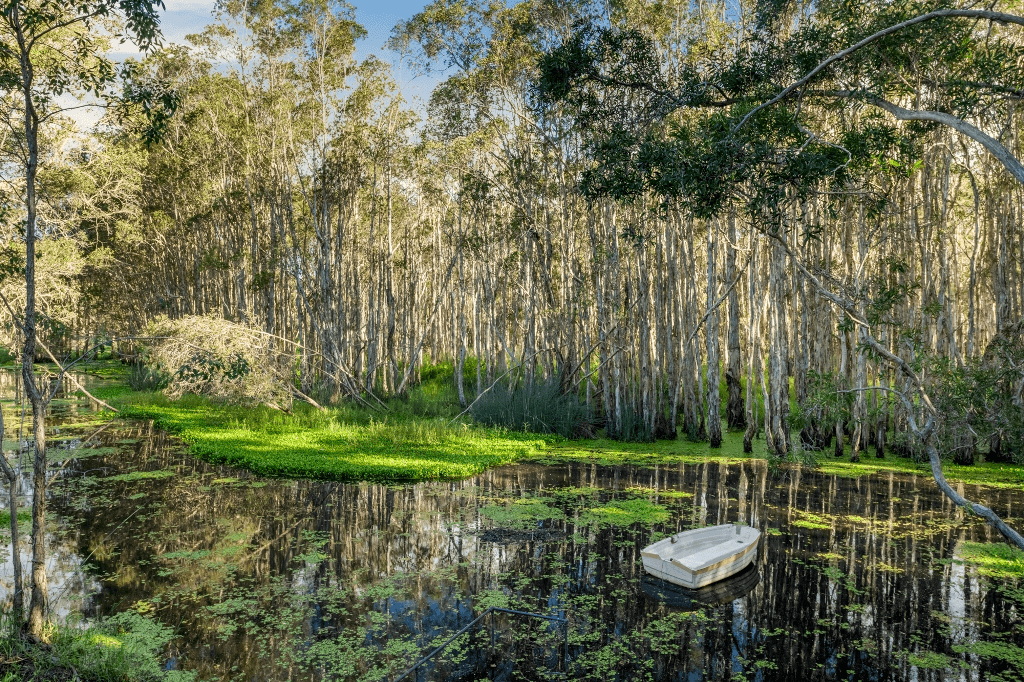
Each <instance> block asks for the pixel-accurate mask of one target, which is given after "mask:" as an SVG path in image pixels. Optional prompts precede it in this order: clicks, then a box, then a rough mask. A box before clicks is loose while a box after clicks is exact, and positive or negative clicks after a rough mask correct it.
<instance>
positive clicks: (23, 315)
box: [0, 0, 163, 637]
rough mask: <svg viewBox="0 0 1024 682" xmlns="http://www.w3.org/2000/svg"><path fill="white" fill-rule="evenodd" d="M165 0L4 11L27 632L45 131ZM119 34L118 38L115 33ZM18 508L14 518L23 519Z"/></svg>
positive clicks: (18, 3) (21, 4)
mask: <svg viewBox="0 0 1024 682" xmlns="http://www.w3.org/2000/svg"><path fill="white" fill-rule="evenodd" d="M162 6H163V3H162V2H161V1H160V0H116V1H106V0H99V1H96V0H92V1H89V0H83V1H82V2H78V3H75V4H73V5H68V4H67V3H61V2H52V1H50V0H8V1H6V2H4V3H3V4H2V5H0V16H2V19H0V31H2V33H3V35H2V38H3V40H2V41H0V88H2V89H3V90H4V91H5V92H6V93H8V94H9V95H10V96H13V97H16V98H17V106H18V107H19V108H20V114H21V117H20V118H21V126H20V129H19V131H18V132H19V133H20V135H21V136H22V140H23V143H22V149H21V162H22V172H23V177H24V197H23V201H24V204H23V207H24V217H23V221H22V224H23V227H24V240H25V261H24V263H25V270H24V273H25V309H24V311H19V315H18V317H20V321H19V322H18V324H19V327H20V330H21V332H22V335H23V345H22V353H21V359H22V366H21V371H22V379H23V381H24V385H25V392H26V395H27V396H28V399H29V402H30V403H31V406H32V421H33V433H34V437H35V454H34V457H33V465H32V568H31V591H30V601H29V607H28V609H29V612H28V620H27V623H26V625H27V629H28V631H29V633H30V634H32V635H33V636H36V637H39V636H41V635H42V634H43V627H44V624H45V619H46V613H47V602H46V584H47V583H46V488H47V481H46V414H45V413H46V408H47V405H48V403H49V399H50V398H51V397H52V393H51V392H50V389H49V387H48V386H43V385H40V383H39V382H38V381H37V380H36V376H35V373H34V370H33V362H34V359H35V354H36V345H37V338H38V332H39V320H38V316H37V310H36V242H37V240H38V238H39V234H40V226H39V225H38V224H37V218H38V200H39V199H38V192H37V179H38V174H39V163H40V148H39V139H40V127H41V126H42V125H44V124H45V123H46V121H47V120H49V119H51V118H52V117H54V116H55V115H57V114H58V113H60V112H61V110H62V107H61V104H60V103H59V100H58V98H60V97H62V96H65V95H91V96H94V97H99V96H102V95H103V94H104V90H105V88H106V87H107V86H108V85H109V84H110V83H111V82H112V81H113V80H114V79H115V76H116V71H115V68H114V65H113V63H112V62H111V61H110V59H109V58H107V57H106V56H105V55H106V53H107V51H108V49H109V47H108V43H109V38H111V37H116V36H117V35H120V36H123V37H126V38H130V39H132V40H134V41H135V42H136V44H138V45H140V46H141V47H143V48H148V47H149V46H150V45H152V44H153V43H154V42H155V41H156V40H157V39H158V38H159V32H158V26H157V22H158V18H157V10H158V8H160V7H162ZM111 29H114V30H115V31H116V33H115V34H114V35H113V36H112V35H111V33H110V32H109V31H110V30H111ZM16 512H17V510H16V509H12V510H11V513H12V516H16Z"/></svg>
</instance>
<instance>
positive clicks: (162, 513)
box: [0, 386, 1024, 682]
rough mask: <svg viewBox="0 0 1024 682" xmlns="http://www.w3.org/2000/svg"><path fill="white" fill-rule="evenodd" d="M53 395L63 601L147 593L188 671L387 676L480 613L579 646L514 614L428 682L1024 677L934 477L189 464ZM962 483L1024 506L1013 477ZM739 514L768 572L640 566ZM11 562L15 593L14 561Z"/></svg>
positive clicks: (1004, 621)
mask: <svg viewBox="0 0 1024 682" xmlns="http://www.w3.org/2000/svg"><path fill="white" fill-rule="evenodd" d="M8 388H10V386H8ZM8 395H10V392H8ZM6 409H7V412H6V414H8V415H10V416H9V417H8V419H9V420H10V419H11V417H13V416H14V413H13V406H12V405H11V404H9V403H8V404H7V405H6ZM60 410H62V412H59V414H55V419H54V422H55V423H57V422H63V424H58V425H57V426H56V429H57V431H58V432H59V433H55V434H54V436H53V437H54V438H56V439H58V440H57V441H55V443H56V446H57V447H58V448H60V449H61V450H63V452H62V453H60V455H61V456H55V458H54V459H55V461H54V481H55V485H54V488H53V490H54V492H53V499H52V504H51V510H52V511H53V512H54V514H55V518H56V519H57V520H58V526H59V531H58V532H56V533H55V534H54V536H53V538H52V542H51V553H52V557H53V559H52V561H51V563H52V568H53V573H52V575H54V576H55V577H54V579H53V585H51V594H52V595H53V596H54V597H55V608H56V610H57V611H58V612H59V613H62V614H67V613H72V612H76V611H81V612H83V613H85V614H86V615H88V616H102V615H108V614H111V613H113V612H116V611H119V610H123V609H127V608H133V609H136V610H138V611H140V612H142V613H146V614H149V615H152V616H153V617H155V618H158V619H159V620H161V621H164V622H166V623H169V624H172V625H175V626H176V627H177V628H178V630H179V632H180V633H181V637H180V638H179V640H178V641H177V643H176V646H175V649H174V650H173V651H171V652H170V654H169V655H170V661H169V665H171V666H176V667H181V668H184V669H188V670H196V671H198V672H199V677H200V679H209V680H221V679H239V680H312V679H343V680H358V679H367V680H384V679H388V680H390V679H393V677H394V676H395V675H396V674H397V673H398V672H400V671H402V670H404V669H405V667H407V666H408V665H409V663H410V662H411V661H413V660H415V659H416V658H417V657H418V655H420V654H423V653H425V652H427V651H429V650H430V648H431V644H432V643H434V644H436V643H439V642H440V641H443V640H444V639H446V638H447V636H448V635H449V634H450V633H452V632H454V631H455V630H457V629H458V628H460V627H462V626H463V625H465V624H467V623H469V622H470V621H471V620H472V619H473V618H474V617H475V615H477V614H479V613H480V612H482V611H483V609H484V608H486V607H487V606H501V607H508V608H513V609H519V610H525V611H532V612H540V613H544V614H547V615H551V616H557V617H565V618H567V619H568V633H567V634H568V646H566V644H565V636H566V633H565V630H564V629H563V628H562V627H561V626H560V625H559V624H558V623H550V622H546V621H537V620H533V619H529V618H523V617H519V616H511V615H507V614H506V615H501V616H497V617H495V618H493V620H492V619H490V618H488V619H485V621H484V623H483V625H484V627H483V628H482V629H480V630H478V631H475V632H474V633H473V635H472V638H468V639H467V638H463V639H462V640H460V641H459V642H458V644H459V645H460V646H459V647H456V649H455V651H454V653H449V654H447V655H446V656H444V657H443V658H442V659H440V661H439V662H438V663H437V664H436V665H435V666H433V667H431V668H427V669H424V672H423V675H422V676H421V678H420V679H423V680H426V679H434V680H442V679H465V680H478V679H502V680H514V679H524V680H535V679H565V677H564V676H562V675H559V674H558V673H563V672H565V670H566V668H568V678H569V679H592V680H608V679H619V680H643V679H651V680H687V681H694V682H696V681H700V680H726V679H737V680H739V679H747V680H763V681H768V680H797V679H801V680H802V679H806V680H819V679H821V680H826V679H828V680H831V679H842V680H880V681H881V680H983V679H1006V680H1011V679H1020V675H1021V670H1022V669H1024V649H1022V648H1021V646H1022V645H1024V625H1022V623H1024V621H1022V620H1021V609H1022V605H1021V604H1022V602H1021V600H1022V599H1024V596H1022V590H1020V589H1019V588H1020V586H1017V585H1015V584H1011V583H1007V582H1005V581H1003V582H1000V581H996V580H993V579H990V578H986V577H984V576H981V575H979V574H978V572H977V569H976V568H974V567H972V566H971V565H965V564H964V563H963V562H961V561H957V557H958V554H959V552H960V551H961V548H962V543H964V542H965V541H997V540H998V537H997V536H996V534H995V533H994V532H993V531H992V530H991V529H989V528H988V527H987V526H985V525H984V524H982V523H979V522H977V520H976V519H974V518H972V517H965V515H964V514H963V512H961V511H959V510H956V509H955V508H953V507H952V505H951V504H950V503H949V502H948V501H947V500H945V498H943V497H942V496H941V495H940V493H939V492H938V491H937V489H936V488H935V485H934V483H933V482H932V481H931V479H930V477H928V476H927V475H925V473H924V472H922V475H920V476H906V475H895V474H893V475H881V476H869V477H862V478H860V479H843V478H837V477H835V476H828V475H824V474H821V473H816V472H814V471H809V470H807V469H804V470H800V469H790V470H785V471H770V470H769V469H768V467H767V466H766V465H765V464H764V463H763V462H749V463H745V464H742V465H737V464H732V465H726V464H720V463H707V464H698V465H684V466H672V467H669V468H639V467H628V466H620V467H601V466H594V465H589V464H581V465H562V466H543V465H538V464H522V465H514V466H506V467H501V468H497V469H493V470H490V471H488V472H486V473H484V474H482V475H480V476H477V477H474V478H471V479H468V480H464V481H458V482H435V483H422V484H417V485H409V486H394V487H387V486H380V485H371V484H354V485H347V484H339V483H321V482H313V481H281V480H267V479H260V478H258V477H255V476H252V475H250V474H248V473H246V472H243V471H238V470H234V469H230V468H227V467H219V466H212V465H208V464H205V463H203V462H200V461H198V460H196V459H193V458H191V457H189V456H188V455H187V454H186V453H185V451H184V449H183V448H182V447H181V446H180V444H178V443H177V442H176V441H175V440H174V439H172V438H169V437H167V436H166V435H165V434H163V433H162V432H159V431H154V430H153V429H152V428H151V427H150V426H149V425H147V424H140V423H130V422H118V423H115V424H114V425H110V426H106V427H103V426H102V424H94V425H88V424H86V425H85V426H77V427H76V426H74V425H73V424H74V423H75V422H79V423H82V422H88V420H89V419H90V416H89V415H90V410H91V408H89V406H88V404H87V402H85V401H76V400H74V399H70V400H68V401H67V402H65V403H63V404H61V405H60ZM8 423H9V424H10V423H11V422H10V421H9V422H8ZM17 446H18V442H17V438H16V436H12V435H8V440H7V441H5V445H4V447H5V449H6V450H8V452H10V450H11V449H12V448H13V447H17ZM963 492H964V493H965V494H966V495H967V496H968V497H969V498H971V499H974V500H977V501H979V502H983V503H985V504H988V505H990V506H992V507H993V508H994V509H995V510H996V511H997V512H999V513H1001V514H1003V515H1005V516H1008V517H1011V518H1012V519H1015V522H1016V524H1017V525H1018V526H1020V525H1021V523H1022V521H1024V513H1022V510H1024V492H1022V491H1021V490H1017V489H1005V488H1004V489H996V488H981V487H978V486H967V488H966V490H964V491H963ZM735 521H741V522H745V523H750V524H753V525H754V526H756V527H758V528H760V529H761V530H762V533H763V535H762V542H761V545H760V548H759V552H758V558H757V564H756V566H757V567H756V569H754V570H752V571H748V572H745V573H743V574H741V575H739V576H736V577H735V578H733V579H732V580H730V581H728V582H727V583H724V584H720V585H717V586H715V587H714V588H713V589H710V590H705V591H703V592H701V593H698V594H692V593H686V592H681V591H679V590H674V589H672V588H671V587H670V586H666V585H664V584H662V583H658V582H657V581H652V580H649V579H646V578H644V577H643V569H642V567H641V564H640V549H641V548H642V547H644V546H645V545H647V544H649V543H650V542H652V541H653V540H654V539H657V538H660V537H664V535H665V534H667V533H672V532H675V531H677V530H683V529H688V528H693V527H696V526H700V525H704V524H716V523H726V522H735ZM7 554H9V551H8V552H7ZM0 571H2V572H3V575H2V580H3V588H5V589H9V581H10V561H9V558H7V564H6V565H4V566H3V567H2V568H0ZM492 642H493V644H492ZM410 679H414V678H410Z"/></svg>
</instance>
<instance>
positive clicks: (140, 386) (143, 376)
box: [128, 365, 168, 391]
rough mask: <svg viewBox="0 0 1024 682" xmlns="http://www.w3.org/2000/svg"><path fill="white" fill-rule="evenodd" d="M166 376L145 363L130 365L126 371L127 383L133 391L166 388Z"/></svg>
mask: <svg viewBox="0 0 1024 682" xmlns="http://www.w3.org/2000/svg"><path fill="white" fill-rule="evenodd" d="M167 383H168V376H167V375H166V374H165V373H164V372H161V371H160V370H158V369H154V368H152V367H146V366H145V365H132V369H131V371H130V372H128V385H129V386H131V388H132V390H133V391H162V390H163V389H165V388H167Z"/></svg>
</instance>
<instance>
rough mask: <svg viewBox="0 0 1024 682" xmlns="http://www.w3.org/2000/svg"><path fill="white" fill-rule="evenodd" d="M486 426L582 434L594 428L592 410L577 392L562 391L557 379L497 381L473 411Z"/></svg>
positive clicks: (572, 434)
mask: <svg viewBox="0 0 1024 682" xmlns="http://www.w3.org/2000/svg"><path fill="white" fill-rule="evenodd" d="M471 413H472V415H473V418H474V419H476V420H477V421H479V422H480V423H481V424H486V425H487V426H497V427H503V428H507V429H511V430H522V431H528V432H532V433H555V434H558V435H560V436H563V437H565V438H579V437H581V436H587V435H590V434H591V433H592V432H593V422H592V418H591V416H590V412H589V410H588V409H587V407H586V406H585V405H582V404H581V403H580V401H579V400H578V399H577V398H576V396H574V395H566V394H564V393H562V391H561V387H560V386H559V384H558V381H557V380H556V379H549V380H547V381H544V382H534V383H533V384H531V385H528V386H527V385H524V386H520V387H517V388H514V389H509V388H508V387H507V386H505V385H504V384H502V383H500V382H499V383H498V384H497V385H495V386H494V387H493V388H491V390H490V391H488V392H487V393H486V394H484V395H483V396H482V397H480V398H479V399H478V400H477V401H476V404H475V405H474V406H473V409H472V411H471Z"/></svg>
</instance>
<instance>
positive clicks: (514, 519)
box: [480, 498, 565, 527]
mask: <svg viewBox="0 0 1024 682" xmlns="http://www.w3.org/2000/svg"><path fill="white" fill-rule="evenodd" d="M480 514H481V515H482V516H484V517H486V518H488V519H490V520H491V521H493V522H494V523H496V524H498V525H500V526H509V527H512V526H517V527H521V526H525V525H532V524H534V523H536V522H537V521H544V520H547V519H563V518H565V513H564V512H562V510H561V509H556V508H555V507H549V506H548V505H547V504H545V503H544V501H543V500H539V499H537V498H526V499H523V500H516V501H514V502H513V503H512V504H509V505H499V504H492V505H488V506H486V507H481V508H480Z"/></svg>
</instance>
